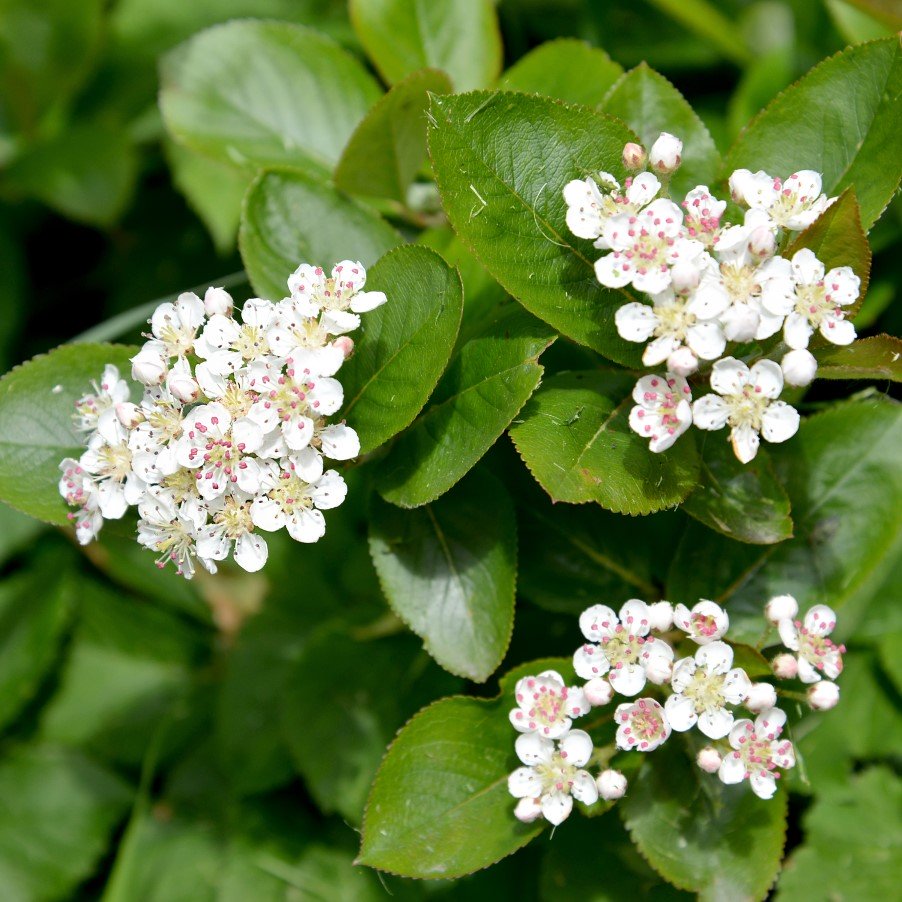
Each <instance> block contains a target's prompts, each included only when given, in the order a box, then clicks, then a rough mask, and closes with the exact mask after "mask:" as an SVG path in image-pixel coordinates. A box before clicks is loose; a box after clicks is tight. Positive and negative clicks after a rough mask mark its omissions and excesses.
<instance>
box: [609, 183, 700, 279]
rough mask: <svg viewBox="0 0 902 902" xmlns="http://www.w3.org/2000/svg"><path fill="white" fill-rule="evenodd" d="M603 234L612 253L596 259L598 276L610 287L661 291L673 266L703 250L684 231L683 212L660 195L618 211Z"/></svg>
mask: <svg viewBox="0 0 902 902" xmlns="http://www.w3.org/2000/svg"><path fill="white" fill-rule="evenodd" d="M602 238H603V239H604V241H605V243H606V244H607V246H608V247H610V248H611V253H610V254H607V255H606V256H604V257H602V258H601V259H600V260H598V261H597V262H596V263H595V276H596V278H597V279H598V281H599V282H601V284H602V285H605V286H607V287H608V288H623V287H624V286H626V285H632V286H633V287H634V288H635V289H636V290H637V291H644V292H647V293H648V294H658V293H659V292H662V291H664V289H666V288H669V287H670V284H671V267H674V266H676V265H678V264H684V263H690V262H691V261H693V260H695V259H697V258H698V257H699V255H700V254H701V253H702V251H703V250H704V245H703V244H702V243H701V242H700V241H695V240H693V239H691V238H686V237H685V236H684V234H683V214H682V211H681V210H680V208H679V207H678V206H677V205H676V204H675V203H674V202H673V201H670V200H666V199H665V198H663V197H659V198H658V199H657V200H653V201H652V202H651V203H650V204H649V205H648V206H647V207H645V208H644V209H642V210H640V211H638V212H637V213H619V214H617V215H616V216H612V217H611V218H610V219H608V221H607V222H606V223H605V224H604V230H603V232H602Z"/></svg>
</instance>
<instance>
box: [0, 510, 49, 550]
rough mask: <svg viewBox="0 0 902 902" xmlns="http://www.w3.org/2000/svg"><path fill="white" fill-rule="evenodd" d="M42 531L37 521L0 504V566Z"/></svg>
mask: <svg viewBox="0 0 902 902" xmlns="http://www.w3.org/2000/svg"><path fill="white" fill-rule="evenodd" d="M43 530H44V527H43V526H42V525H41V524H40V523H39V522H38V521H37V520H34V519H33V518H31V517H28V516H26V515H25V514H20V513H19V511H17V510H13V509H12V508H11V507H8V506H7V505H5V504H0V564H5V563H6V562H7V561H8V560H9V559H10V558H11V557H12V556H13V555H14V554H16V553H17V552H19V551H20V550H22V549H23V548H24V547H25V546H26V545H29V544H30V543H31V542H32V540H34V539H35V537H36V536H38V535H39V534H40V533H41V532H43Z"/></svg>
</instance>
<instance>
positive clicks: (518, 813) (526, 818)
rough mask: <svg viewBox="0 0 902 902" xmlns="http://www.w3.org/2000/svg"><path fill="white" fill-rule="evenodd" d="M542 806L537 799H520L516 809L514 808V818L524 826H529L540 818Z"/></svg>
mask: <svg viewBox="0 0 902 902" xmlns="http://www.w3.org/2000/svg"><path fill="white" fill-rule="evenodd" d="M541 815H542V806H541V805H540V804H539V802H538V799H529V798H526V799H520V801H519V802H517V807H516V808H514V817H515V818H516V819H517V820H518V821H523V823H524V824H531V823H532V822H533V821H534V820H535V819H536V818H538V817H541Z"/></svg>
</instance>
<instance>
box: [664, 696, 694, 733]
mask: <svg viewBox="0 0 902 902" xmlns="http://www.w3.org/2000/svg"><path fill="white" fill-rule="evenodd" d="M664 713H665V714H666V715H667V720H668V721H669V722H670V726H671V727H672V728H673V729H674V730H676V731H677V732H678V733H685V732H686V730H691V729H692V727H693V726H695V723H696V721H697V720H698V714H696V711H695V705H694V704H693V702H692V701H690V700H689V699H688V698H686V696H685V695H671V696H668V698H667V701H666V702H664Z"/></svg>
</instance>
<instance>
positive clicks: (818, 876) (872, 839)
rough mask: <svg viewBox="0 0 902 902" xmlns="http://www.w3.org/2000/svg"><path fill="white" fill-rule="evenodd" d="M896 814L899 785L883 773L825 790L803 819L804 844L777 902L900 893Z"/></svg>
mask: <svg viewBox="0 0 902 902" xmlns="http://www.w3.org/2000/svg"><path fill="white" fill-rule="evenodd" d="M900 812H902V781H900V780H899V777H898V776H897V775H896V774H894V773H893V772H892V771H891V770H890V769H889V768H886V767H874V768H871V769H869V770H866V771H864V772H863V773H859V774H855V775H854V776H852V778H851V779H850V780H849V781H848V782H846V783H844V784H840V785H837V786H834V787H830V788H829V789H827V790H825V791H824V792H823V794H821V795H819V796H818V797H817V799H816V800H815V802H814V804H813V805H812V807H811V808H810V809H809V810H808V811H806V812H805V814H804V816H803V827H804V830H805V841H804V843H803V844H802V845H801V846H800V847H798V848H797V849H795V850H794V851H793V853H792V855H791V857H790V858H789V860H788V861H787V862H786V866H785V868H784V869H783V874H782V875H781V877H780V882H779V884H778V890H779V892H778V894H777V900H778V902H797V900H800V899H813V898H814V897H815V895H818V894H819V892H820V891H819V888H823V889H825V890H826V888H827V887H829V897H830V898H831V899H836V900H837V902H841V900H848V902H852V900H855V902H883V900H885V899H891V898H892V897H893V896H894V895H895V894H896V893H897V892H898V888H899V860H900V856H902V817H900ZM850 827H853V829H850Z"/></svg>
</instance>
